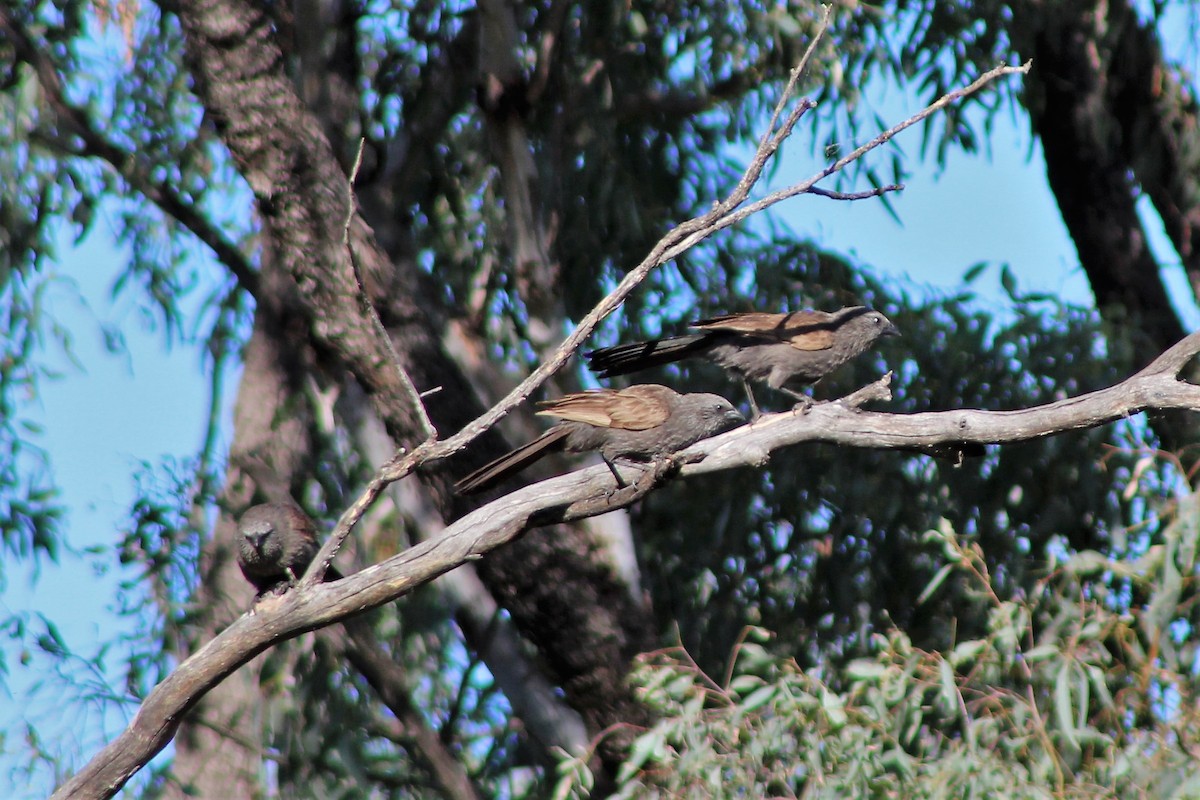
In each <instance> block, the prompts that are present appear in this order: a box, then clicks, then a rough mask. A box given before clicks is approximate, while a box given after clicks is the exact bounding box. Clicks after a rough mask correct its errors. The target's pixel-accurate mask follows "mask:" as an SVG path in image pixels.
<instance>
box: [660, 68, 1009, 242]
mask: <svg viewBox="0 0 1200 800" xmlns="http://www.w3.org/2000/svg"><path fill="white" fill-rule="evenodd" d="M1032 65H1033V62H1032V61H1026V62H1025V63H1024V64H1022V65H1021V66H1019V67H1012V66H1008V65H1007V64H1002V65H1000V66H998V67H996V68H994V69H990V70H988V71H987V72H985V73H983V74H982V75H980V76H979V77H978V78H976V79H975V80H974V81H973V82H972V83H971V85H970V86H967V87H966V88H963V89H955V90H954V91H953V92H950V93H948V94H945V95H943V96H941V97H939V98H938V99H937V100H935V101H934V102H933V103H932V104H930V105H928V106H926V107H925V108H924V109H922V110H921V111H919V112H917V113H916V114H914V115H913V116H911V117H909V118H908V119H906V120H904V121H903V122H901V123H900V124H899V125H895V126H893V127H891V128H888V129H887V130H886V131H884V132H883V133H880V134H879V135H878V136H876V137H875V138H874V139H872V140H871V141H869V142H867V143H866V144H864V145H861V146H859V147H858V148H856V149H855V150H854V152H852V153H850V154H849V155H847V156H843V157H842V158H839V159H838V160H837V161H835V162H834V163H832V164H830V165H829V166H828V167H826V168H825V169H823V170H821V171H820V172H818V173H817V174H815V175H813V176H812V177H811V178H809V179H808V180H805V181H801V182H800V183H796V184H793V185H791V186H789V187H787V188H786V189H780V190H779V191H777V192H772V193H771V194H769V195H767V196H766V197H764V198H763V199H761V200H756V201H755V202H753V203H750V204H748V205H746V206H743V207H741V208H739V209H738V210H737V211H735V212H733V213H731V214H728V215H726V216H724V217H722V218H721V219H719V220H718V221H717V222H716V223H715V224H714V225H713V226H712V229H711V230H706V231H705V232H704V235H703V236H699V237H691V238H689V239H688V240H686V241H684V242H681V243H680V244H678V245H676V247H675V249H672V250H670V251H668V252H667V253H666V254H665V256H664V260H665V259H670V258H674V257H675V256H677V255H679V254H680V253H682V252H684V251H685V250H687V249H688V248H690V247H692V246H693V245H694V244H696V242H698V241H700V239H703V238H705V237H707V236H709V235H711V234H712V233H714V232H716V231H719V230H724V229H725V228H728V227H730V226H731V225H736V224H737V223H739V222H741V221H742V220H744V219H745V218H746V217H749V216H751V215H753V214H757V213H758V212H760V211H763V210H764V209H767V208H770V207H771V206H773V205H775V204H776V203H779V202H782V201H783V200H787V199H788V198H791V197H795V196H796V195H799V194H809V193H813V188H814V187H815V186H816V184H817V183H819V182H820V181H823V180H825V179H826V178H828V177H829V176H830V175H832V174H834V173H835V172H840V171H841V170H842V169H844V168H845V167H846V166H847V165H849V164H851V163H853V162H855V161H857V160H858V159H860V158H862V157H863V156H864V155H866V154H867V153H868V152H870V151H871V150H874V149H875V148H877V147H879V146H881V145H884V144H887V143H888V142H889V141H891V140H892V139H893V138H894V137H895V136H896V134H898V133H900V132H901V131H903V130H904V129H906V128H911V127H912V126H913V125H916V124H917V123H918V122H920V121H921V120H923V119H925V118H927V117H929V116H930V115H931V114H934V113H936V112H938V111H940V110H941V109H943V108H945V107H946V106H948V105H949V104H950V103H952V102H954V101H955V100H959V99H961V98H963V97H967V96H968V95H971V94H974V93H975V92H977V91H979V90H980V89H982V88H983V87H984V86H986V85H987V84H989V83H991V82H992V81H994V80H995V79H996V78H999V77H1002V76H1005V75H1014V74H1017V73H1020V74H1022V75H1024V74H1025V73H1027V72H1029V69H1030V67H1031V66H1032ZM900 188H903V187H900V186H884V187H880V190H878V191H877V192H876V193H878V194H883V192H884V191H889V190H894V189H900ZM816 193H817V194H821V195H823V196H825V197H829V196H830V193H829V192H827V191H826V190H821V191H818V192H816Z"/></svg>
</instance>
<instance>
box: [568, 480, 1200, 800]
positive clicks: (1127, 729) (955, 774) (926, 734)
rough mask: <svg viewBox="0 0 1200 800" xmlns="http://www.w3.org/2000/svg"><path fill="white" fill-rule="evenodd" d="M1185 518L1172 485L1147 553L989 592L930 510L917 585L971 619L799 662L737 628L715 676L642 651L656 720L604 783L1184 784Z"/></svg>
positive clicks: (783, 786) (966, 788) (747, 793)
mask: <svg viewBox="0 0 1200 800" xmlns="http://www.w3.org/2000/svg"><path fill="white" fill-rule="evenodd" d="M1198 525H1200V496H1198V495H1195V494H1190V495H1187V496H1186V497H1184V498H1183V499H1182V501H1181V502H1180V504H1179V506H1178V508H1177V509H1176V510H1175V512H1174V513H1173V514H1172V515H1171V518H1170V522H1169V523H1168V524H1166V525H1165V526H1163V528H1162V531H1161V536H1160V537H1157V538H1158V542H1159V543H1158V544H1156V545H1154V546H1153V548H1152V550H1151V552H1150V553H1148V557H1144V558H1142V559H1140V560H1138V561H1136V562H1133V563H1130V562H1128V561H1116V560H1110V559H1106V558H1104V557H1103V556H1101V555H1099V554H1098V553H1096V552H1094V551H1085V552H1081V553H1079V554H1076V555H1074V556H1072V557H1070V558H1068V559H1067V560H1065V561H1063V562H1050V563H1048V564H1046V565H1045V577H1043V578H1042V579H1040V580H1039V581H1037V582H1036V584H1035V585H1034V586H1033V587H1031V591H1030V592H1029V593H1028V595H1026V596H1025V598H1023V599H1002V596H1001V594H1000V592H1002V588H1001V587H1000V586H998V585H997V582H996V580H995V578H994V576H993V575H992V574H991V573H990V572H989V571H988V566H987V565H988V561H989V559H988V558H987V557H986V556H985V553H984V551H983V549H982V548H981V547H980V546H979V544H978V543H974V542H968V541H966V540H964V539H963V538H960V536H959V535H958V534H957V533H956V532H955V530H954V528H953V527H952V526H951V525H950V524H949V523H948V522H946V521H943V522H942V524H941V525H940V526H939V527H938V528H935V529H933V530H930V531H929V532H928V533H927V535H926V540H927V542H928V543H929V544H930V545H931V546H933V547H935V548H937V550H938V551H939V555H940V558H939V561H940V562H941V564H942V570H941V571H939V573H938V576H937V578H936V579H935V581H934V583H932V584H931V585H930V586H929V591H928V594H929V595H931V596H936V595H938V594H940V593H942V592H944V591H945V584H944V583H943V582H942V580H943V578H944V576H945V575H946V574H947V573H952V574H953V575H954V576H956V577H957V578H959V579H961V580H962V581H963V582H965V583H966V584H967V585H968V586H969V587H970V588H971V590H972V591H973V592H974V593H975V594H977V595H978V596H980V597H982V598H984V604H985V605H986V607H987V622H986V626H985V629H984V630H982V631H980V633H979V635H978V636H973V637H970V638H965V637H964V638H961V639H957V640H955V641H952V642H950V643H949V644H948V645H947V646H946V647H945V648H944V649H942V650H938V651H934V650H925V649H921V648H918V647H916V646H914V644H913V642H912V640H911V638H910V637H909V636H908V635H907V634H906V633H905V632H903V631H902V630H900V629H898V628H893V629H891V630H889V631H888V632H887V633H886V634H884V633H879V634H874V635H872V636H871V637H870V640H869V650H870V655H869V656H865V657H862V658H858V659H854V660H852V661H850V662H848V663H847V664H845V666H844V668H841V667H834V665H833V664H828V663H826V664H821V665H816V666H814V667H813V668H810V669H808V670H804V669H801V668H800V666H799V665H797V663H796V662H795V661H794V660H793V659H790V658H786V657H780V656H777V655H775V654H773V652H772V651H773V649H774V648H773V647H770V646H767V644H768V642H769V641H770V640H771V639H772V637H771V636H769V635H768V634H767V633H766V632H764V631H763V630H761V629H757V628H752V629H749V630H748V631H746V632H744V640H743V641H740V642H739V643H738V644H737V645H736V647H735V648H734V654H733V660H732V664H731V665H730V667H729V668H728V673H727V675H726V676H725V677H723V678H713V677H710V676H709V675H708V674H706V673H705V672H704V671H702V670H701V669H700V668H699V667H698V665H697V664H696V662H695V661H693V660H692V658H691V657H690V655H689V654H688V653H687V651H686V650H684V649H682V648H676V649H673V650H668V651H663V652H660V653H657V654H655V655H653V656H650V657H647V658H646V659H645V660H644V661H643V663H642V666H641V668H640V670H639V671H638V672H637V673H636V674H635V677H634V680H635V685H636V686H637V691H638V694H639V696H640V697H641V698H642V701H643V702H644V703H646V704H647V705H648V706H649V707H650V708H651V709H653V710H654V712H655V713H656V714H657V715H658V717H659V721H658V722H657V723H656V724H655V725H654V726H653V727H652V728H650V729H648V730H646V731H645V732H643V733H641V734H640V735H639V737H638V738H637V739H636V741H635V742H634V744H633V746H632V747H631V748H630V751H629V756H628V758H627V759H626V761H625V762H624V764H623V766H622V768H621V770H620V773H619V776H618V779H619V781H620V790H619V792H618V796H621V797H659V796H661V797H677V798H679V797H695V798H707V797H717V796H720V797H738V796H741V797H766V796H771V797H813V798H816V797H829V798H834V797H867V796H900V797H913V798H972V797H979V798H984V797H1016V798H1048V797H1070V798H1087V797H1096V798H1099V797H1134V796H1137V797H1192V796H1195V794H1196V792H1197V791H1200V766H1197V764H1196V761H1195V759H1194V758H1193V757H1192V743H1193V742H1195V741H1196V740H1197V736H1200V706H1198V705H1197V703H1196V699H1197V698H1196V689H1195V681H1194V680H1193V677H1192V673H1193V664H1194V662H1195V657H1196V650H1195V639H1194V630H1195V623H1196V612H1195V608H1194V606H1195V604H1194V602H1193V601H1192V599H1191V598H1190V597H1188V595H1187V593H1186V592H1182V591H1181V583H1180V581H1179V580H1178V579H1177V577H1176V578H1173V577H1172V576H1173V575H1174V576H1178V575H1192V574H1195V570H1196V567H1197V547H1196V545H1197V535H1198V534H1197V531H1198V530H1200V527H1198ZM1151 556H1152V557H1151ZM1131 585H1135V586H1137V587H1139V588H1140V589H1141V590H1143V591H1144V593H1145V595H1144V596H1145V600H1144V602H1139V603H1131V602H1130V598H1131V595H1130V592H1129V588H1130V586H1131ZM586 763H587V762H586V758H585V757H580V758H578V759H570V758H565V757H564V759H563V761H562V762H561V763H560V766H559V783H558V786H557V788H556V796H557V797H586V796H588V785H589V780H590V775H589V774H588V772H587V767H586Z"/></svg>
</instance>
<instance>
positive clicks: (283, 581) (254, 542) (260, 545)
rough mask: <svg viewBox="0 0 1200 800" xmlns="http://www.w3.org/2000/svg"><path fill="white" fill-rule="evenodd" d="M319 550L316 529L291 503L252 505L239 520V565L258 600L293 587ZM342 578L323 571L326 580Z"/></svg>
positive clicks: (334, 571) (336, 572) (336, 574)
mask: <svg viewBox="0 0 1200 800" xmlns="http://www.w3.org/2000/svg"><path fill="white" fill-rule="evenodd" d="M319 549H320V543H319V542H318V541H317V531H316V526H315V525H314V524H313V521H312V520H311V519H309V517H308V515H307V514H305V513H304V512H303V511H302V510H300V507H299V506H296V505H294V504H292V503H263V504H262V505H257V506H253V507H251V508H249V509H247V511H246V513H244V514H242V517H241V519H239V520H238V541H237V562H238V566H239V567H241V569H242V574H243V575H245V576H246V580H248V581H250V583H252V584H254V588H255V589H256V590H257V593H258V596H259V597H261V596H262V595H264V594H266V593H267V592H270V591H276V592H282V591H283V590H285V589H287V588H288V587H289V586H295V585H296V583H298V582H299V580H300V578H301V576H303V575H304V571H305V570H306V569H308V565H309V564H310V563H312V560H313V556H315V555H316V554H317V550H319ZM341 577H342V576H341V575H340V574H339V573H338V571H337V570H336V569H334V568H333V567H332V566H331V567H329V569H327V570H326V571H325V580H327V581H335V580H339V579H340V578H341Z"/></svg>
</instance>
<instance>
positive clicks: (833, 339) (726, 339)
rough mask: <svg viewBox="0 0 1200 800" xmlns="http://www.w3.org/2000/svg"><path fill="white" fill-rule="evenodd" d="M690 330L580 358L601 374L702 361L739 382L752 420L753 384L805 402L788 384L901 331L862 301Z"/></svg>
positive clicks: (820, 373)
mask: <svg viewBox="0 0 1200 800" xmlns="http://www.w3.org/2000/svg"><path fill="white" fill-rule="evenodd" d="M691 327H693V328H698V329H699V333H690V334H684V335H682V336H668V337H665V338H662V339H651V340H650V341H646V342H636V343H634V344H621V345H617V346H616V347H605V348H601V349H599V350H593V351H591V352H590V353H586V354H585V356H586V358H587V359H588V365H589V366H590V367H591V368H592V370H594V371H595V372H596V374H597V375H598V376H599V377H601V378H611V377H613V376H615V375H625V374H626V373H629V372H638V371H640V370H643V369H649V368H650V367H657V366H661V365H663V364H670V363H672V362H675V361H681V360H683V359H685V358H704V359H707V360H709V361H711V362H713V363H714V364H717V365H718V366H720V367H723V368H724V369H726V370H728V371H729V372H731V373H733V374H734V375H736V376H737V377H738V378H740V379H741V380H742V383H743V384H745V386H746V395H747V396H748V397H749V399H750V407H751V408H752V409H753V411H754V415H755V416H756V417H757V416H758V403H757V402H756V401H755V398H754V393H753V392H752V391H751V389H750V384H749V382H750V381H758V382H761V383H765V384H767V386H770V387H771V388H772V389H778V390H780V391H782V392H785V393H786V394H789V395H791V396H793V397H795V398H796V399H797V400H799V401H801V402H802V403H809V402H811V400H810V399H809V398H808V396H807V395H804V394H802V393H800V392H798V391H796V390H794V389H793V388H791V386H794V385H797V384H809V383H815V382H817V381H819V380H820V379H821V378H823V377H825V376H826V375H828V374H829V373H831V372H833V371H834V370H835V369H837V368H838V367H840V366H841V365H842V364H845V363H846V362H847V361H849V360H850V359H852V358H854V357H855V356H857V355H859V354H861V353H863V352H865V351H866V350H867V348H869V347H870V346H871V345H872V344H874V343H875V341H876V340H877V339H879V338H880V337H882V336H899V335H900V331H899V330H897V329H896V326H895V325H893V324H892V323H891V321H890V320H888V318H887V317H885V316H884V315H883V314H881V313H879V312H878V311H873V310H872V309H869V308H867V307H866V306H850V307H848V308H843V309H841V310H840V311H834V312H825V311H793V312H790V313H784V314H771V313H767V312H760V311H752V312H748V313H743V314H725V315H723V316H720V317H713V318H711V319H702V320H700V321H698V322H693V323H692V325H691ZM790 385H791V386H790Z"/></svg>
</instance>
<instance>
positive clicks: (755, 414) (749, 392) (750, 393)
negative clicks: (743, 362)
mask: <svg viewBox="0 0 1200 800" xmlns="http://www.w3.org/2000/svg"><path fill="white" fill-rule="evenodd" d="M742 387H743V388H744V389H745V390H746V399H747V400H749V401H750V421H751V422H755V421H757V420H758V418H759V417H761V416H762V412H761V411H759V410H758V401H757V400H755V399H754V390H753V389H752V388H750V381H748V380H746V379H745V378H742Z"/></svg>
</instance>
